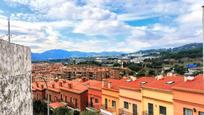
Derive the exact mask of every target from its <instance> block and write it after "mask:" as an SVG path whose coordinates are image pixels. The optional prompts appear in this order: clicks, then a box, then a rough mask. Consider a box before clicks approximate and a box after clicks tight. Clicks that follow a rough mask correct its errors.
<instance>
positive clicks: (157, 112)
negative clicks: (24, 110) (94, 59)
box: [33, 75, 204, 115]
mask: <svg viewBox="0 0 204 115" xmlns="http://www.w3.org/2000/svg"><path fill="white" fill-rule="evenodd" d="M53 84H55V85H53ZM44 89H45V85H44V84H43V83H42V82H39V83H36V82H35V83H33V94H34V97H33V98H34V99H38V100H40V99H42V98H43V97H41V95H43V91H45V90H44ZM48 89H49V92H51V93H49V94H50V95H51V97H50V98H51V100H52V101H53V102H55V101H59V100H61V101H63V102H65V103H67V105H68V106H69V107H72V108H74V109H75V108H78V110H85V108H86V109H88V110H93V108H94V110H98V111H99V110H100V112H101V114H103V115H204V100H203V99H204V77H203V75H198V76H195V77H190V76H189V77H183V76H175V75H170V76H156V77H155V78H153V77H141V78H138V79H129V78H123V79H120V80H117V79H105V80H103V81H96V80H89V81H86V80H83V79H82V80H80V79H76V80H73V81H67V80H59V81H55V82H54V81H53V82H49V88H48ZM58 92H59V93H58ZM45 95H46V92H45ZM45 98H46V96H45Z"/></svg>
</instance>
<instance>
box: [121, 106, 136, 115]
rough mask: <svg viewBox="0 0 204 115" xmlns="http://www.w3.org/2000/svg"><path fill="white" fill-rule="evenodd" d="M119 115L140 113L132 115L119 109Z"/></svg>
mask: <svg viewBox="0 0 204 115" xmlns="http://www.w3.org/2000/svg"><path fill="white" fill-rule="evenodd" d="M119 115H138V113H135V114H133V113H130V112H128V111H126V110H125V109H123V108H120V109H119Z"/></svg>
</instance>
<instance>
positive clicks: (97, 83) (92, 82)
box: [88, 80, 102, 90]
mask: <svg viewBox="0 0 204 115" xmlns="http://www.w3.org/2000/svg"><path fill="white" fill-rule="evenodd" d="M88 85H89V88H92V89H98V90H101V88H102V82H101V81H97V80H89V81H88Z"/></svg>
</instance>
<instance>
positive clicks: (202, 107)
mask: <svg viewBox="0 0 204 115" xmlns="http://www.w3.org/2000/svg"><path fill="white" fill-rule="evenodd" d="M173 95H174V98H173V100H174V101H173V105H174V115H204V77H203V75H198V76H196V77H195V78H193V77H186V78H185V82H183V83H181V84H178V85H176V86H174V87H173Z"/></svg>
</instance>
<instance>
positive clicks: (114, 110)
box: [101, 105, 116, 113]
mask: <svg viewBox="0 0 204 115" xmlns="http://www.w3.org/2000/svg"><path fill="white" fill-rule="evenodd" d="M101 109H103V110H106V111H109V112H114V113H115V112H116V107H108V106H105V105H102V106H101Z"/></svg>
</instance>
